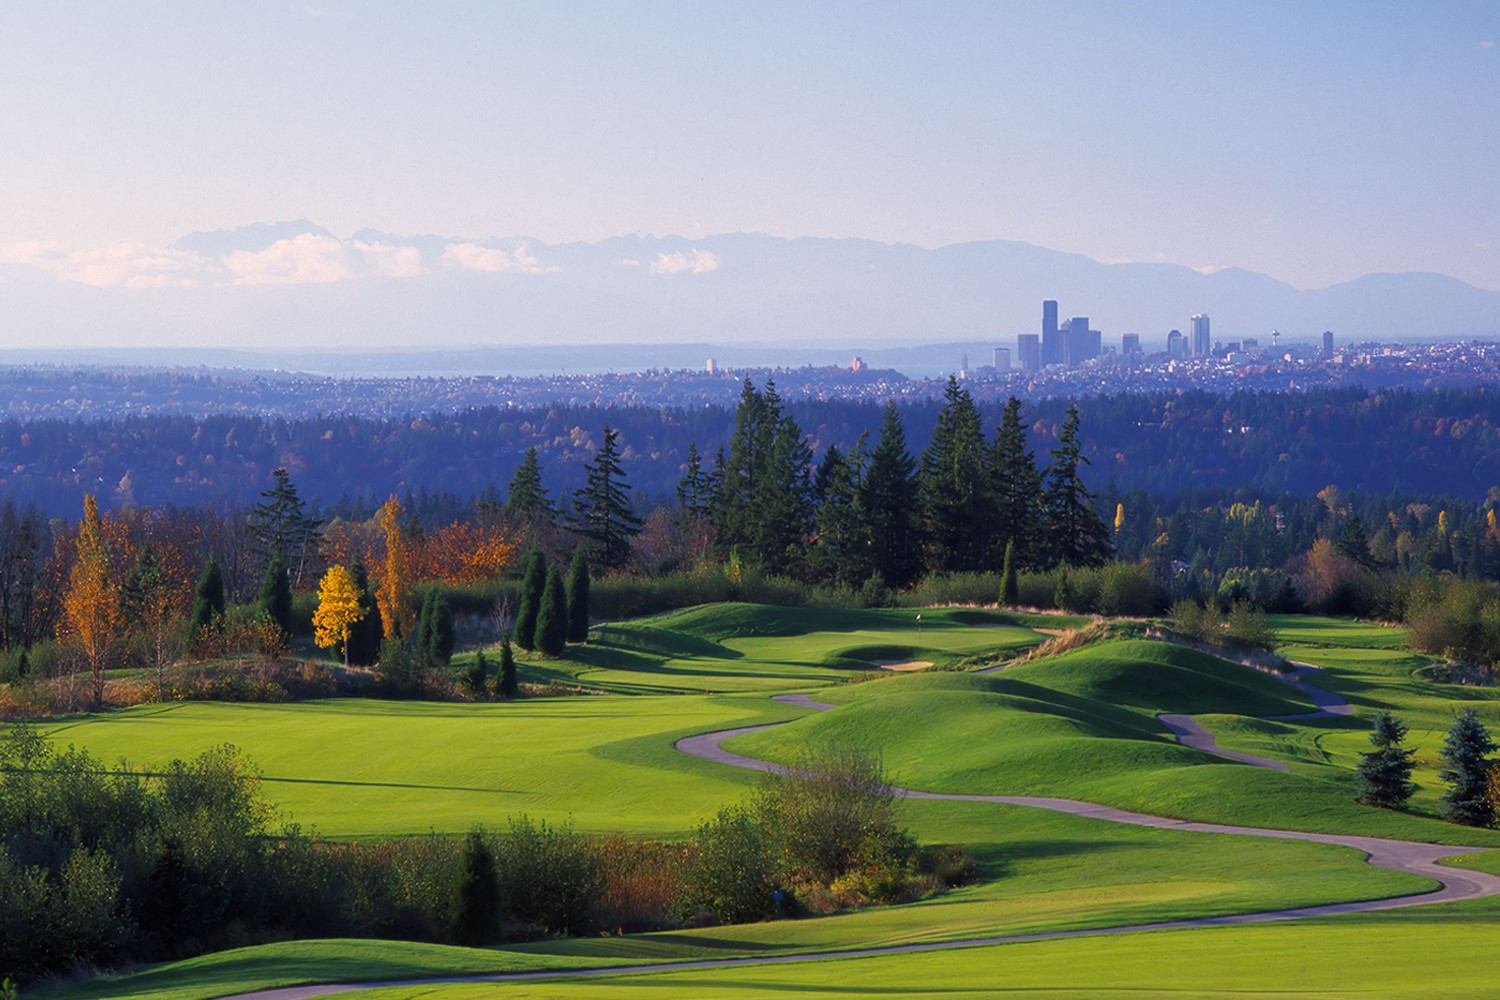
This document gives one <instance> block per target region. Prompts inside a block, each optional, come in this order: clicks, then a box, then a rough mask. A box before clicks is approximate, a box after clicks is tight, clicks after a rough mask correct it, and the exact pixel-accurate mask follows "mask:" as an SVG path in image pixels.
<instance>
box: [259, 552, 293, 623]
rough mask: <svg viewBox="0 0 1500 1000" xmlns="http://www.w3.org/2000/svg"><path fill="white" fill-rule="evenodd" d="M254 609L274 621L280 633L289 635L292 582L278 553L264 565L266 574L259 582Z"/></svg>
mask: <svg viewBox="0 0 1500 1000" xmlns="http://www.w3.org/2000/svg"><path fill="white" fill-rule="evenodd" d="M255 610H256V612H257V613H258V614H262V615H264V616H265V617H266V618H268V619H270V620H271V621H273V622H275V623H276V627H277V628H279V629H281V634H282V635H284V636H288V637H290V636H291V634H292V583H291V580H289V579H288V578H287V572H286V564H285V563H283V562H282V561H281V556H280V555H279V554H277V555H272V556H271V561H270V562H269V563H268V564H267V565H266V576H265V579H263V580H262V581H261V583H260V600H259V601H257V602H256V605H255Z"/></svg>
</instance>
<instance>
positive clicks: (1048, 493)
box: [1042, 405, 1113, 566]
mask: <svg viewBox="0 0 1500 1000" xmlns="http://www.w3.org/2000/svg"><path fill="white" fill-rule="evenodd" d="M1088 464H1089V460H1088V458H1087V457H1086V456H1085V455H1084V454H1083V444H1082V442H1080V441H1079V439H1078V407H1077V406H1076V405H1073V406H1069V407H1068V416H1067V419H1066V420H1064V421H1063V425H1062V428H1061V430H1059V431H1058V435H1057V447H1056V448H1055V449H1053V451H1052V461H1051V463H1050V464H1049V465H1048V466H1047V485H1046V488H1045V489H1044V490H1043V491H1042V510H1043V512H1044V516H1045V517H1046V524H1045V530H1046V548H1045V550H1044V552H1043V553H1042V561H1043V562H1044V563H1045V564H1046V565H1049V566H1056V565H1059V564H1062V565H1066V566H1102V565H1103V564H1104V562H1105V560H1107V559H1108V558H1109V555H1110V552H1111V551H1112V549H1113V546H1112V545H1111V543H1110V539H1109V529H1108V528H1107V527H1106V526H1105V524H1104V521H1103V519H1101V518H1100V517H1099V514H1098V512H1097V511H1095V510H1094V505H1093V498H1092V497H1090V496H1089V492H1088V490H1087V489H1086V488H1085V487H1084V485H1083V480H1082V479H1080V478H1079V476H1078V467H1079V466H1080V465H1088Z"/></svg>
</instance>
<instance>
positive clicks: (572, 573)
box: [568, 549, 589, 642]
mask: <svg viewBox="0 0 1500 1000" xmlns="http://www.w3.org/2000/svg"><path fill="white" fill-rule="evenodd" d="M588 638H589V560H588V556H587V555H585V554H584V551H583V549H577V550H575V551H574V552H573V561H572V562H571V563H570V564H569V565H568V641H569V642H587V641H588Z"/></svg>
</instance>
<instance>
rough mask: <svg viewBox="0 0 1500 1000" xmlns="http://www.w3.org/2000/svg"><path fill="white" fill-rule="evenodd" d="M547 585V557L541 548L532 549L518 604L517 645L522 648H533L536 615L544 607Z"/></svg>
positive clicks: (523, 575)
mask: <svg viewBox="0 0 1500 1000" xmlns="http://www.w3.org/2000/svg"><path fill="white" fill-rule="evenodd" d="M546 585H547V559H546V557H545V556H543V555H542V550H541V549H532V550H531V554H530V555H528V556H527V557H526V569H525V571H524V572H523V573H522V574H521V593H520V600H519V602H518V604H517V606H516V624H515V637H516V645H517V646H520V647H521V648H522V649H533V648H535V647H534V646H533V645H532V641H533V637H534V636H535V635H536V615H537V612H538V611H539V610H541V607H542V591H543V589H544V588H545V587H546Z"/></svg>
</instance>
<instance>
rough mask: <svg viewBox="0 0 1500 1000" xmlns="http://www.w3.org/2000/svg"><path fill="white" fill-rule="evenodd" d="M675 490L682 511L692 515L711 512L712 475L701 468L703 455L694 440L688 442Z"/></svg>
mask: <svg viewBox="0 0 1500 1000" xmlns="http://www.w3.org/2000/svg"><path fill="white" fill-rule="evenodd" d="M675 492H676V494H677V505H678V506H679V507H681V508H682V511H683V513H685V514H691V515H692V516H694V517H708V516H710V515H711V514H712V513H713V477H712V476H710V475H709V474H708V473H707V472H706V471H705V470H704V468H703V456H702V455H700V454H698V444H697V442H696V441H689V442H688V453H687V460H686V461H685V462H683V469H682V478H681V479H679V480H678V481H677V488H676V490H675Z"/></svg>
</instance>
